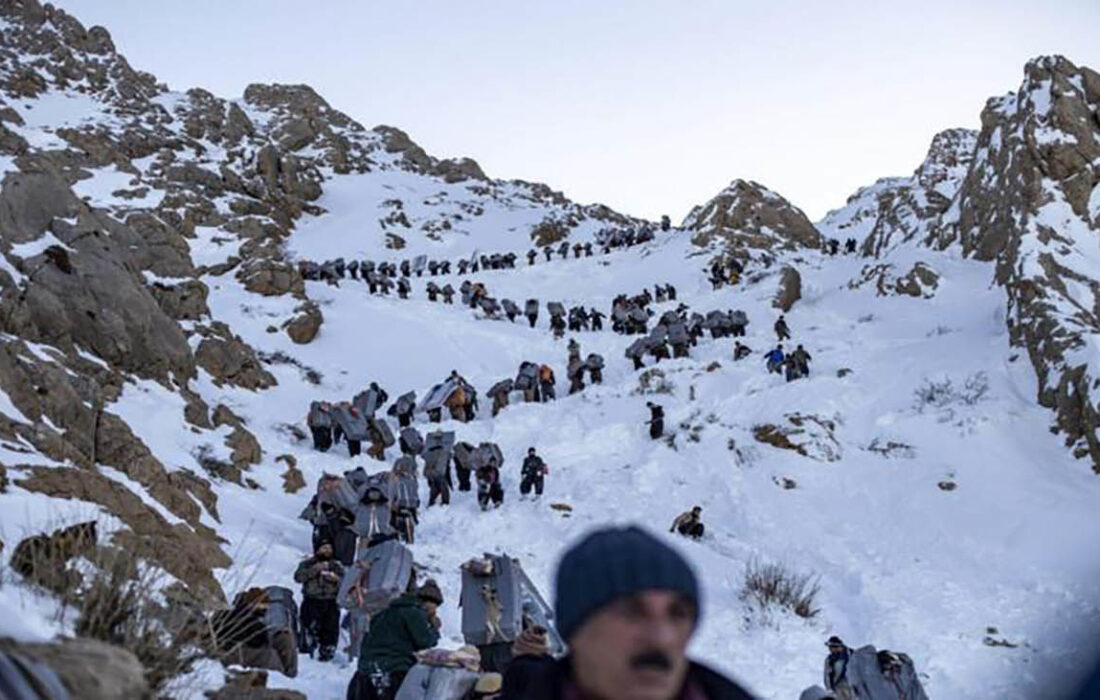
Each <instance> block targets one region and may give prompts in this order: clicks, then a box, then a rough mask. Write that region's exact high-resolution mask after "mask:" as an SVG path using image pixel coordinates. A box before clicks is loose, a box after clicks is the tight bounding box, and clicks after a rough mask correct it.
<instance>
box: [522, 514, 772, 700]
mask: <svg viewBox="0 0 1100 700" xmlns="http://www.w3.org/2000/svg"><path fill="white" fill-rule="evenodd" d="M700 603H701V600H700V591H699V585H698V582H697V581H696V579H695V574H694V572H693V571H692V570H691V568H690V567H689V566H688V564H687V562H686V561H684V559H683V557H681V556H680V555H679V554H677V553H676V551H674V550H673V549H672V548H670V547H669V546H668V545H666V544H664V543H663V542H661V541H660V540H658V539H657V538H656V537H654V536H653V535H650V534H649V533H648V532H646V531H644V530H642V529H640V528H638V527H627V528H608V529H604V530H597V531H595V532H593V533H591V534H589V535H588V536H587V537H586V538H585V539H583V540H582V541H581V542H580V543H578V544H576V545H575V546H574V547H573V548H572V549H570V550H569V551H568V552H566V554H565V556H564V557H563V558H562V560H561V563H560V564H559V565H558V575H557V601H556V603H555V611H556V618H557V623H558V629H559V631H560V632H561V634H562V636H563V637H564V638H565V639H566V640H567V641H568V642H569V648H570V654H569V656H567V657H565V658H564V659H562V660H560V661H558V662H556V663H555V664H554V665H553V666H550V667H549V668H547V669H546V671H545V672H544V673H543V674H542V675H541V676H540V677H539V678H538V679H537V680H536V682H534V683H532V684H531V686H530V690H528V691H527V692H526V693H525V694H524V695H523V698H524V700H749V698H751V696H750V695H749V694H748V693H747V692H746V691H745V690H743V689H742V688H741V687H740V686H738V685H737V684H736V683H734V682H733V681H731V680H729V679H727V678H725V677H723V676H721V675H719V674H718V673H715V672H714V671H712V670H710V669H708V668H706V667H705V666H702V665H700V664H697V663H695V662H692V661H689V660H688V658H687V656H686V653H685V652H686V649H687V645H688V642H689V641H690V639H691V636H692V634H694V632H695V628H696V625H697V624H698V622H699V619H700V615H701V607H700Z"/></svg>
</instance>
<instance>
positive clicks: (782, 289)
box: [772, 265, 802, 313]
mask: <svg viewBox="0 0 1100 700" xmlns="http://www.w3.org/2000/svg"><path fill="white" fill-rule="evenodd" d="M801 298H802V275H800V274H798V270H796V269H795V268H793V267H791V266H790V265H785V266H784V267H783V270H782V272H780V274H779V289H778V290H777V291H776V293H775V299H773V300H772V306H774V307H776V308H777V309H780V310H781V311H783V312H784V313H786V312H788V311H790V310H791V307H792V306H794V303H795V302H796V301H798V300H799V299H801Z"/></svg>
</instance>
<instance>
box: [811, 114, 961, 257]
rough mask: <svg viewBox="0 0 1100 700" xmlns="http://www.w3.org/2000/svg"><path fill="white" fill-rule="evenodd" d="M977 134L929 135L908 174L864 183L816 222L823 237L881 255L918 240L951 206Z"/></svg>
mask: <svg viewBox="0 0 1100 700" xmlns="http://www.w3.org/2000/svg"><path fill="white" fill-rule="evenodd" d="M977 137H978V134H977V132H975V131H971V130H969V129H949V130H947V131H942V132H940V133H938V134H936V136H935V137H934V138H933V139H932V144H931V146H930V147H929V149H928V155H927V156H926V157H925V159H924V162H923V163H921V165H920V167H918V168H917V170H916V171H915V172H914V173H913V175H911V176H910V177H888V178H883V179H881V180H879V181H877V182H876V183H875V184H873V185H870V186H869V187H864V188H862V189H860V190H859V191H858V192H856V193H855V194H853V195H852V196H851V197H849V198H848V201H847V203H846V204H845V205H844V206H843V207H841V208H840V209H836V210H833V211H831V212H829V213H828V214H826V215H825V218H824V219H822V220H821V221H820V222H818V224H817V227H818V229H819V230H820V231H821V232H822V233H823V234H824V235H826V236H827V237H829V238H836V239H837V240H847V239H848V238H855V239H856V240H857V241H858V242H859V247H860V253H861V254H862V255H864V256H868V257H881V256H883V255H885V254H887V253H888V252H889V251H891V250H893V249H895V248H896V247H898V246H899V245H902V244H904V243H908V242H911V241H915V242H923V241H924V240H925V239H927V237H928V236H929V235H930V233H931V231H932V230H933V227H934V226H935V225H936V224H937V223H938V221H939V219H940V217H941V216H943V215H944V214H945V213H946V212H947V211H948V209H949V208H950V206H951V201H952V200H953V199H954V197H955V194H956V193H957V192H958V189H959V186H960V185H961V184H962V181H963V178H965V176H966V172H967V169H968V167H969V165H970V162H971V158H972V157H973V153H974V145H975V143H976V141H977Z"/></svg>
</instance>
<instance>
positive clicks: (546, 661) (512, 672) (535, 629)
mask: <svg viewBox="0 0 1100 700" xmlns="http://www.w3.org/2000/svg"><path fill="white" fill-rule="evenodd" d="M524 622H525V623H526V624H525V625H524V628H523V632H521V633H520V635H519V637H517V638H516V641H515V643H514V644H512V660H511V662H509V664H508V668H507V670H506V671H505V672H504V683H503V685H502V687H501V695H500V700H523V698H526V697H527V692H528V690H530V689H532V688H531V683H532V681H534V679H535V678H537V677H538V676H539V675H541V674H543V673H546V672H547V669H549V668H551V667H553V665H554V658H553V657H552V656H550V641H549V639H548V638H547V632H546V628H545V627H543V626H541V625H537V624H534V623H532V622H530V620H529V619H527V618H525V619H524Z"/></svg>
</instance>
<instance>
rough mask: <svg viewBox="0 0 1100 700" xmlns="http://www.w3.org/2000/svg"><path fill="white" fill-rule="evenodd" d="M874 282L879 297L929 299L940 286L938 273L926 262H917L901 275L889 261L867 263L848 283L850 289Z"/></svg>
mask: <svg viewBox="0 0 1100 700" xmlns="http://www.w3.org/2000/svg"><path fill="white" fill-rule="evenodd" d="M868 283H870V284H874V286H875V291H876V292H877V293H878V295H879V296H880V297H885V296H891V295H905V296H911V297H917V298H920V299H931V298H932V297H934V296H935V295H936V289H938V288H939V286H940V276H939V274H938V273H937V272H936V271H935V270H933V269H932V268H931V267H929V266H928V265H927V264H925V263H922V262H918V263H914V264H913V267H911V268H910V269H909V271H908V272H907V273H905V274H904V275H902V276H900V277H899V276H898V275H897V270H896V268H895V266H894V265H892V264H890V263H878V264H876V265H867V266H865V267H864V268H863V271H862V272H861V273H860V276H859V278H857V279H854V280H852V281H851V282H849V283H848V287H849V288H850V289H858V288H860V287H862V286H863V285H865V284H868Z"/></svg>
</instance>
